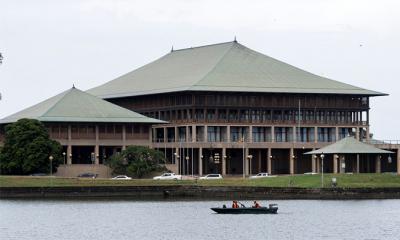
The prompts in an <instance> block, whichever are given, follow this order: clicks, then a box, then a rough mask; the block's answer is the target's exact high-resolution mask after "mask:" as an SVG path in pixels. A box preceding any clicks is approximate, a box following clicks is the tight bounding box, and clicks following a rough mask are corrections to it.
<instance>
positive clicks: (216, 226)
mask: <svg viewBox="0 0 400 240" xmlns="http://www.w3.org/2000/svg"><path fill="white" fill-rule="evenodd" d="M244 202H246V201H244ZM272 202H275V203H278V204H279V213H278V214H277V215H269V214H267V215H219V214H214V213H212V212H211V210H210V209H209V208H210V207H213V206H218V205H221V204H223V203H226V204H228V203H229V202H226V201H225V202H224V201H133V200H123V201H115V200H82V201H64V200H0V239H4V240H6V239H7V240H8V239H18V240H25V239H43V240H46V239H52V240H54V239H73V240H78V239H95V240H101V239H104V240H119V239H124V240H125V239H184V240H189V239H230V240H235V239H240V240H243V239H335V240H336V239H396V240H397V239H400V200H361V201H319V200H286V201H272ZM247 203H250V201H247ZM261 203H263V202H261Z"/></svg>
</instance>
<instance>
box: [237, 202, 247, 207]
mask: <svg viewBox="0 0 400 240" xmlns="http://www.w3.org/2000/svg"><path fill="white" fill-rule="evenodd" d="M238 203H240V205H241V206H242V207H246V206H245V205H244V204H243V203H241V202H239V201H238Z"/></svg>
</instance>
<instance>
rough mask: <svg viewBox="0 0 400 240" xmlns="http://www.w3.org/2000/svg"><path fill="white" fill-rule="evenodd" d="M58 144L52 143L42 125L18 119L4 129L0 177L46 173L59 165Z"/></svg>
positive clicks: (34, 121)
mask: <svg viewBox="0 0 400 240" xmlns="http://www.w3.org/2000/svg"><path fill="white" fill-rule="evenodd" d="M61 151H62V147H61V145H60V144H59V143H58V142H56V141H54V140H51V139H50V137H49V134H48V133H47V130H46V128H45V127H44V125H43V124H42V123H41V122H39V121H37V120H33V119H20V120H18V121H17V122H15V123H12V124H9V125H7V126H6V127H5V140H4V146H3V148H2V150H1V152H0V171H1V174H9V175H25V174H31V173H49V172H50V160H49V157H50V156H53V161H52V169H53V172H56V171H57V167H58V166H59V165H60V163H62V161H63V159H62V155H61Z"/></svg>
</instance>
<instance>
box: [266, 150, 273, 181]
mask: <svg viewBox="0 0 400 240" xmlns="http://www.w3.org/2000/svg"><path fill="white" fill-rule="evenodd" d="M267 170H268V174H270V175H271V174H272V149H271V148H268V156H267Z"/></svg>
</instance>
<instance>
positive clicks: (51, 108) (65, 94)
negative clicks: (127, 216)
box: [39, 86, 78, 117]
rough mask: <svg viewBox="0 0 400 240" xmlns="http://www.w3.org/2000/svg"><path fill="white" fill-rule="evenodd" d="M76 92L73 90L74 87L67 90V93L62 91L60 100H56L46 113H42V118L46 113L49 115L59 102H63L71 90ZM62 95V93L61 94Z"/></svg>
mask: <svg viewBox="0 0 400 240" xmlns="http://www.w3.org/2000/svg"><path fill="white" fill-rule="evenodd" d="M74 89H75V90H78V89H76V88H75V86H74V87H72V88H70V89H69V90H67V91H64V95H63V96H62V97H61V98H60V99H58V101H57V102H56V103H55V104H54V105H53V106H52V107H50V108H49V109H47V111H46V112H44V113H43V114H42V116H46V114H47V113H49V112H50V111H51V110H53V109H54V108H55V107H56V106H57V105H58V104H59V103H60V102H61V100H63V99H64V98H65V96H67V95H68V93H70V92H71V91H72V90H74ZM61 94H62V93H61ZM42 116H39V117H42Z"/></svg>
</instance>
